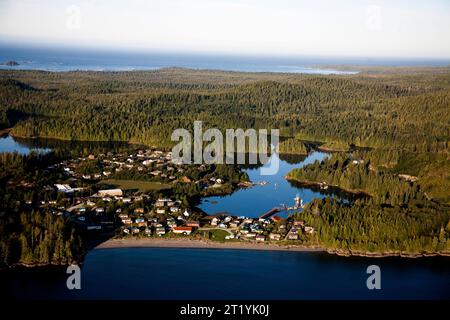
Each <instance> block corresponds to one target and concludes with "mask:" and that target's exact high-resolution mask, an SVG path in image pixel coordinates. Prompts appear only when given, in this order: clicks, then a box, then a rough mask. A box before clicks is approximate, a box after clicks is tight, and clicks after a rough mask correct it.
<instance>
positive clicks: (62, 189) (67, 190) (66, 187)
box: [55, 184, 73, 193]
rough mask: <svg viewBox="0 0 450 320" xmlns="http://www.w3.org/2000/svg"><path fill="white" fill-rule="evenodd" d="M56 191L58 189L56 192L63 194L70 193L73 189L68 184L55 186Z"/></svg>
mask: <svg viewBox="0 0 450 320" xmlns="http://www.w3.org/2000/svg"><path fill="white" fill-rule="evenodd" d="M55 187H56V189H58V192H64V193H72V192H73V189H72V188H71V187H70V186H69V185H68V184H55Z"/></svg>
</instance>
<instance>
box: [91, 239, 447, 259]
mask: <svg viewBox="0 0 450 320" xmlns="http://www.w3.org/2000/svg"><path fill="white" fill-rule="evenodd" d="M118 248H179V249H234V250H257V251H290V252H309V253H311V252H322V253H327V254H331V255H338V256H342V257H366V258H386V257H401V258H424V257H436V256H442V257H450V252H422V253H406V252H402V251H390V252H363V251H352V250H342V249H327V248H323V247H319V246H302V245H296V244H281V243H280V244H277V243H268V242H266V243H262V242H242V241H236V242H217V241H211V240H206V239H204V240H198V239H192V238H138V239H136V238H120V239H109V240H107V241H105V242H103V243H101V244H99V245H98V246H96V247H95V248H94V249H93V250H98V249H118Z"/></svg>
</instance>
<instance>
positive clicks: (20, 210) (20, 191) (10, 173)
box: [0, 153, 83, 267]
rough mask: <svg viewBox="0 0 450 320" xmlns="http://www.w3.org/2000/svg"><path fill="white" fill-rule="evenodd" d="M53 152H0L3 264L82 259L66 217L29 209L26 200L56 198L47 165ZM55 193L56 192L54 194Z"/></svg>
mask: <svg viewBox="0 0 450 320" xmlns="http://www.w3.org/2000/svg"><path fill="white" fill-rule="evenodd" d="M53 161H55V157H54V155H53V154H47V155H38V154H30V155H29V156H22V155H19V154H16V153H14V154H13V153H3V154H0V191H1V192H0V267H3V266H9V265H14V264H16V263H18V262H20V263H21V264H25V265H28V264H30V265H31V264H32V265H36V264H42V265H47V264H69V263H71V262H73V261H79V259H80V257H81V255H82V253H83V252H82V242H81V237H80V235H79V234H78V233H77V232H76V230H75V229H74V228H72V226H71V225H70V224H68V223H67V219H66V218H64V217H63V216H59V215H55V214H54V213H53V212H51V211H50V210H47V209H45V208H42V209H41V210H30V209H29V208H27V206H26V204H24V201H23V199H45V198H50V199H51V198H52V197H53V198H55V195H54V193H55V192H54V191H53V190H52V189H50V190H49V189H48V188H47V186H48V183H50V182H52V181H53V179H55V178H56V177H53V176H52V175H50V174H49V172H48V171H46V170H45V168H46V167H47V166H48V164H49V163H52V162H53ZM52 193H53V194H52Z"/></svg>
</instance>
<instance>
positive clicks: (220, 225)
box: [218, 222, 228, 229]
mask: <svg viewBox="0 0 450 320" xmlns="http://www.w3.org/2000/svg"><path fill="white" fill-rule="evenodd" d="M218 227H219V228H221V229H226V228H228V226H227V224H226V223H224V222H222V223H220V224H219V225H218Z"/></svg>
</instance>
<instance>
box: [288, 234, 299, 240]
mask: <svg viewBox="0 0 450 320" xmlns="http://www.w3.org/2000/svg"><path fill="white" fill-rule="evenodd" d="M288 239H289V240H298V234H297V233H292V232H289V234H288Z"/></svg>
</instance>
